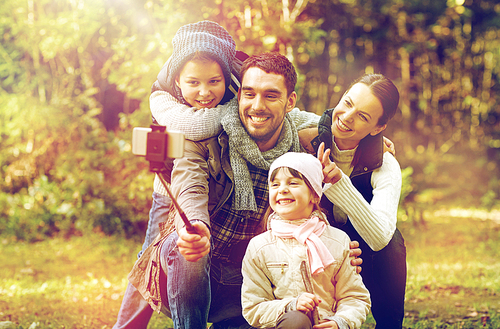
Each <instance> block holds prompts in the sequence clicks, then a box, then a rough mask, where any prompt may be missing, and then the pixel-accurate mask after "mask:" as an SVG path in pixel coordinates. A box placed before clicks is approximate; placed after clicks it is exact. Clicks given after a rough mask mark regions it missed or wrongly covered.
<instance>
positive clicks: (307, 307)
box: [297, 292, 321, 313]
mask: <svg viewBox="0 0 500 329" xmlns="http://www.w3.org/2000/svg"><path fill="white" fill-rule="evenodd" d="M319 303H321V300H320V299H319V298H318V297H316V295H313V294H310V293H308V292H304V293H303V294H302V295H300V296H299V297H298V298H297V311H301V312H304V313H307V312H309V311H312V310H314V308H315V307H316V306H318V305H319Z"/></svg>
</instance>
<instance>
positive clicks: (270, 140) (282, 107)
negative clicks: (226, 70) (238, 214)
mask: <svg viewBox="0 0 500 329" xmlns="http://www.w3.org/2000/svg"><path fill="white" fill-rule="evenodd" d="M238 100H239V113H240V119H241V122H242V124H243V126H244V127H245V129H246V131H247V132H248V134H249V135H250V136H251V137H252V138H253V139H254V140H255V142H256V143H257V145H258V146H259V149H260V150H261V151H266V150H269V149H271V148H273V147H274V146H275V145H276V142H277V141H278V137H279V135H280V133H281V127H282V126H283V121H284V119H285V115H286V113H288V112H290V111H291V110H292V109H293V107H294V106H295V102H296V100H297V95H296V94H295V92H292V93H291V94H290V96H288V95H287V90H286V86H285V78H284V77H283V76H282V75H278V74H274V73H266V72H265V71H263V70H261V69H260V68H257V67H251V68H249V69H248V70H247V71H246V72H245V75H244V76H243V80H242V81H241V87H240V90H239V92H238Z"/></svg>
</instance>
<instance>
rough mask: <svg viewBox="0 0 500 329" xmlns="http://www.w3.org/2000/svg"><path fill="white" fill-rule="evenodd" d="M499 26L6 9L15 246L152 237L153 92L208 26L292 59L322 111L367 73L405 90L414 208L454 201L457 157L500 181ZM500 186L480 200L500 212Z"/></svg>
mask: <svg viewBox="0 0 500 329" xmlns="http://www.w3.org/2000/svg"><path fill="white" fill-rule="evenodd" d="M499 13H500V5H499V4H497V3H496V1H493V0H479V1H472V0H448V1H427V0H412V1H400V0H370V1H360V0H297V1H287V0H263V1H259V2H248V1H243V0H234V1H222V0H203V1H199V0H178V1H173V0H106V1H97V0H37V1H35V0H27V1H22V2H19V1H15V0H3V1H2V5H1V6H0V36H1V38H2V39H1V43H0V145H1V146H0V171H1V175H0V177H2V180H1V181H0V234H7V235H11V236H15V237H16V238H18V239H26V240H38V239H43V238H44V237H45V236H48V235H51V234H54V233H56V232H62V233H65V234H75V233H78V232H80V231H84V230H91V229H92V230H100V231H103V232H106V233H108V234H112V233H122V234H126V235H130V234H137V233H138V232H140V233H142V232H143V230H142V227H143V226H144V225H145V223H146V221H147V218H148V215H147V212H148V207H149V202H150V201H149V200H150V194H151V192H152V181H153V175H152V174H150V173H149V172H148V170H147V167H146V166H147V163H146V161H145V160H144V159H139V158H136V157H134V156H133V155H132V154H131V153H130V138H131V131H132V128H133V127H135V126H148V125H149V123H150V113H149V109H148V105H149V104H148V96H149V90H150V86H151V84H152V83H153V81H154V80H155V78H156V75H157V73H158V72H159V70H160V68H161V67H162V65H163V63H164V62H165V61H166V59H167V58H168V57H169V56H170V54H171V51H172V49H171V40H172V38H173V36H174V34H175V32H176V31H177V29H178V28H179V27H180V26H182V25H184V24H186V23H192V22H196V21H199V20H203V19H210V20H214V21H217V22H219V23H220V24H221V25H222V26H224V27H226V28H227V30H228V31H229V32H230V34H231V35H232V36H233V37H234V39H235V41H236V43H237V46H238V49H240V50H243V51H245V52H247V53H249V54H254V53H260V52H262V51H273V50H274V51H279V52H281V53H283V54H286V55H287V56H288V57H289V58H291V59H292V60H293V61H294V64H295V65H296V67H297V69H298V71H299V83H298V86H297V91H298V94H299V96H300V97H299V106H300V107H301V108H303V109H307V110H308V111H311V112H315V113H322V112H323V111H324V110H325V109H326V108H329V107H333V106H335V105H336V103H337V102H338V100H339V99H340V97H341V95H342V94H343V92H344V91H345V89H346V88H347V86H348V85H349V84H350V82H351V81H352V80H353V79H354V78H356V77H358V76H359V75H361V74H362V73H364V72H381V73H384V74H385V75H387V76H388V77H390V78H392V79H393V80H394V81H395V83H396V84H397V86H398V87H399V89H400V91H401V96H402V99H401V103H400V109H401V112H400V113H398V114H397V115H396V117H395V119H394V121H393V123H391V125H390V127H389V129H388V130H387V134H388V136H390V138H391V139H392V140H393V141H394V142H395V143H396V145H397V147H398V160H399V161H400V163H401V166H402V168H407V167H408V168H409V167H411V169H412V171H411V172H410V171H409V170H407V171H405V172H404V174H405V182H407V183H408V184H410V186H409V187H405V190H404V191H405V193H406V195H405V197H407V198H408V200H410V199H411V198H412V194H418V193H422V194H423V195H430V196H435V195H437V194H439V193H434V192H433V191H436V190H437V189H445V190H446V189H448V190H451V189H452V188H451V187H450V186H449V185H447V184H446V183H445V182H444V181H443V180H444V179H443V178H440V177H441V176H442V175H441V173H442V172H443V171H445V170H447V168H449V166H451V164H450V162H449V161H448V160H443V161H441V162H439V161H438V159H442V158H443V156H444V155H447V154H453V153H454V154H462V155H463V156H465V157H472V158H473V159H475V158H477V162H476V163H474V164H473V165H472V166H469V168H471V167H474V168H475V170H477V171H478V172H481V175H484V176H485V177H499V176H500V170H499V167H500V166H499V165H498V164H499V163H500V110H499V108H500V106H499V97H500V92H499V91H500V84H499V77H500V65H499V64H498V63H499V62H500V51H499V49H500V47H499V46H500V18H499V17H500V15H499ZM118 112H121V113H120V114H119V117H118V114H117V113H118ZM109 120H115V121H113V122H114V123H111V124H110V123H109ZM399 150H401V151H399ZM455 161H457V159H456V158H455ZM456 171H458V172H460V171H459V170H456ZM460 173H461V172H460ZM455 174H456V173H455ZM457 175H459V176H460V177H463V178H460V179H459V181H462V180H465V181H466V180H467V179H470V177H472V176H474V175H472V174H471V173H470V172H469V173H466V174H465V175H463V174H462V175H461V174H457ZM448 176H451V175H448ZM451 181H453V179H451ZM483 181H484V180H483ZM486 182H488V178H486ZM497 183H498V179H497V178H496V179H491V180H490V181H489V183H485V184H479V185H482V186H483V189H481V190H479V189H476V190H474V191H472V192H470V193H471V196H472V198H475V199H476V200H480V202H482V205H484V206H487V207H490V208H491V207H495V206H496V205H497V204H498V195H500V190H499V189H498V184H497ZM463 184H465V183H463ZM469 185H470V184H469ZM478 190H479V191H478ZM425 191H427V192H425ZM428 191H431V192H428ZM478 194H479V196H478ZM452 195H456V192H453V193H452ZM427 199H428V198H427ZM430 199H435V198H434V197H431V198H430Z"/></svg>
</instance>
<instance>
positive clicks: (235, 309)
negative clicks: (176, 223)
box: [160, 232, 251, 329]
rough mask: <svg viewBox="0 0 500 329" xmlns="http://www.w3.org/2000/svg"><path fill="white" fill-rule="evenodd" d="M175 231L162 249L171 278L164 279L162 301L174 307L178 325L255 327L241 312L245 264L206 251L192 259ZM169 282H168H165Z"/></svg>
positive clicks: (227, 328)
mask: <svg viewBox="0 0 500 329" xmlns="http://www.w3.org/2000/svg"><path fill="white" fill-rule="evenodd" d="M177 239H178V235H177V233H176V232H173V233H172V234H171V235H170V236H169V237H168V238H167V240H166V241H165V243H164V244H163V246H162V249H161V262H160V265H161V267H162V269H163V272H164V273H165V272H166V274H167V279H166V280H165V279H163V278H162V280H161V281H160V291H161V294H162V301H163V302H164V303H165V305H166V306H167V307H168V308H169V309H170V313H171V318H172V320H173V322H174V328H176V329H181V328H200V329H205V328H206V327H207V322H212V323H213V325H212V328H214V329H246V328H251V327H250V326H249V325H248V323H247V322H246V321H245V319H244V318H243V316H242V314H241V284H242V281H243V277H242V275H241V265H240V264H235V263H231V262H219V261H217V260H215V261H213V262H212V259H211V258H210V255H206V256H205V257H203V258H202V259H200V260H198V261H197V262H189V261H186V259H185V258H184V257H183V256H182V255H181V254H180V252H179V249H178V247H177V243H176V242H177ZM165 282H166V285H165Z"/></svg>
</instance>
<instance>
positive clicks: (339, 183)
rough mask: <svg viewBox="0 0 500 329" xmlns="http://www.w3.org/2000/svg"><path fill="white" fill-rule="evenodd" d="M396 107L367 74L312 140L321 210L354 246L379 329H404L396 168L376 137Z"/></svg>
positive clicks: (377, 78)
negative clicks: (319, 168) (320, 178)
mask: <svg viewBox="0 0 500 329" xmlns="http://www.w3.org/2000/svg"><path fill="white" fill-rule="evenodd" d="M398 103H399V92H398V90H397V88H396V86H394V84H393V83H392V81H391V80H389V79H388V78H386V77H384V76H383V75H380V74H369V75H365V76H363V77H361V78H359V79H358V80H356V81H355V82H354V83H353V84H352V85H351V86H350V87H349V89H348V90H347V91H346V93H345V94H344V95H343V97H342V99H341V100H340V102H339V104H338V105H337V106H336V107H335V108H334V109H329V110H327V111H325V113H324V114H323V115H322V117H321V119H320V122H319V124H318V130H317V132H316V134H317V136H315V137H314V139H312V141H311V146H312V148H313V149H314V151H316V152H317V153H318V158H320V160H321V161H322V164H323V166H324V169H323V171H324V174H325V183H329V187H328V186H325V189H326V188H327V190H326V191H325V193H324V195H323V198H322V200H321V206H322V207H323V210H324V211H325V213H326V214H327V217H328V221H329V222H330V224H331V225H332V226H335V227H338V228H340V229H341V230H343V231H344V232H346V233H347V234H348V235H349V237H350V238H351V240H356V241H359V243H360V247H361V249H362V251H363V270H362V272H361V275H362V277H363V282H364V283H365V285H366V287H367V288H368V290H369V291H370V295H371V300H372V314H373V317H374V318H375V320H376V322H377V327H376V328H384V329H387V328H402V322H403V317H404V296H405V286H406V247H405V244H404V239H403V237H402V235H401V233H400V232H399V230H398V229H397V228H396V222H397V209H398V204H399V196H400V192H401V169H400V167H399V164H398V162H397V160H396V159H395V158H394V156H393V155H392V154H390V153H389V152H385V153H384V152H383V136H382V134H381V132H382V131H383V130H384V129H385V128H386V127H387V122H388V121H389V119H391V118H392V117H393V116H394V114H395V112H396V110H397V107H398ZM302 137H303V136H302ZM325 149H326V150H327V151H326V152H324V150H325ZM330 160H331V161H333V162H330Z"/></svg>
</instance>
